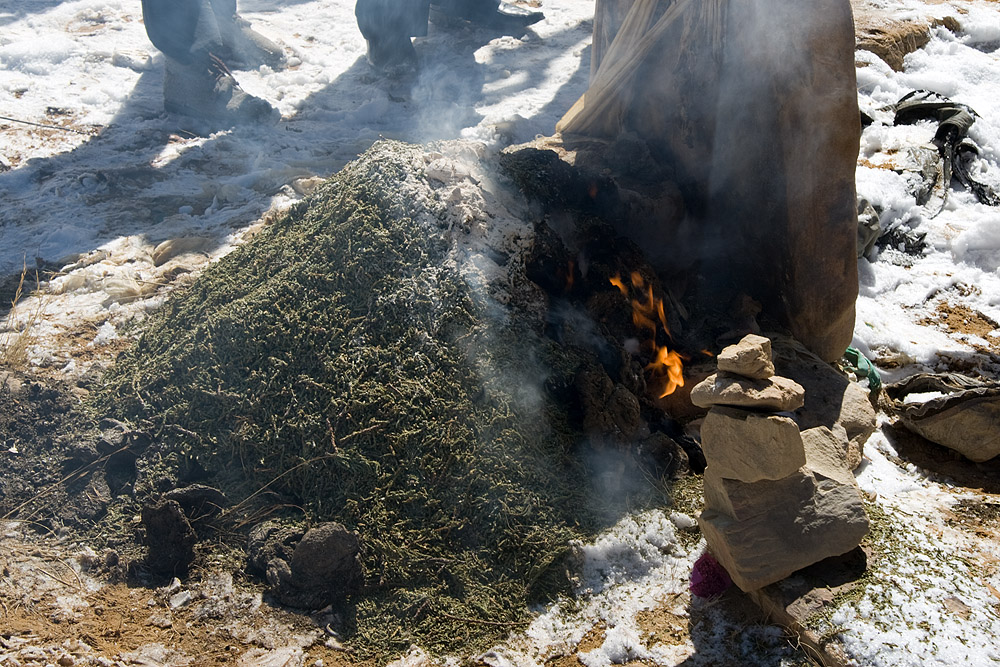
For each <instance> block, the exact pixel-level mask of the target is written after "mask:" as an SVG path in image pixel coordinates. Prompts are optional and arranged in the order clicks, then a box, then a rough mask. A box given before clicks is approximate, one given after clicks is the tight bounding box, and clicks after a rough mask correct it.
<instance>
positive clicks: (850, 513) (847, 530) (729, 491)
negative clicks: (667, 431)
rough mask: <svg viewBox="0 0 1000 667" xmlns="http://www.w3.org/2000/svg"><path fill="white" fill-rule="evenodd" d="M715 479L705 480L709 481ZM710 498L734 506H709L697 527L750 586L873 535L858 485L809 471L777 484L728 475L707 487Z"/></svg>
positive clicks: (758, 585)
mask: <svg viewBox="0 0 1000 667" xmlns="http://www.w3.org/2000/svg"><path fill="white" fill-rule="evenodd" d="M715 481H716V480H709V479H707V478H706V486H707V485H708V484H710V483H711V484H714V483H715ZM705 497H706V501H708V502H711V503H717V502H719V500H725V501H726V502H727V503H728V508H731V512H726V511H721V510H719V509H713V507H711V506H707V507H706V509H705V511H704V512H702V514H701V516H699V517H698V525H699V526H700V527H701V532H702V535H704V536H705V540H706V541H707V542H708V545H709V548H710V550H711V552H712V555H713V556H715V558H716V559H717V560H718V561H719V563H721V564H722V566H723V567H725V568H726V571H727V572H728V573H729V576H730V577H732V580H733V583H735V584H736V585H737V586H739V588H740V589H741V590H744V591H753V590H757V589H759V588H763V587H764V586H767V585H769V584H773V583H776V582H778V581H781V580H782V579H784V578H785V577H788V576H789V575H791V574H792V573H794V572H796V571H798V570H801V569H802V568H804V567H807V566H809V565H812V564H813V563H817V562H819V561H821V560H823V559H825V558H829V557H831V556H839V555H841V554H844V553H847V552H848V551H851V550H852V549H854V548H855V547H857V546H858V545H859V544H861V539H862V538H863V537H864V536H865V535H866V534H867V533H868V516H867V515H866V514H865V509H864V505H863V503H862V501H861V495H860V492H859V491H858V488H857V485H856V484H844V483H841V482H839V481H837V480H835V479H827V478H825V477H823V476H822V475H819V476H817V475H814V474H813V473H812V472H811V471H810V470H809V469H808V468H802V469H801V471H799V472H797V473H796V474H794V475H791V476H789V477H787V478H785V479H782V480H777V481H762V482H755V483H753V484H745V483H743V482H737V481H734V480H728V479H722V480H721V486H720V487H719V488H716V489H714V490H713V491H712V492H711V493H710V492H709V490H708V489H706V493H705ZM728 508H725V509H728Z"/></svg>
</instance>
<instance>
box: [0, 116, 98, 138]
mask: <svg viewBox="0 0 1000 667" xmlns="http://www.w3.org/2000/svg"><path fill="white" fill-rule="evenodd" d="M0 120H6V121H10V122H11V123H21V124H22V125H33V126H35V127H41V128H45V129H46V130H62V131H63V132H72V133H73V134H82V135H84V136H86V137H89V136H90V132H83V131H81V130H74V129H73V128H71V127H62V126H61V125H46V124H44V123H35V122H32V121H30V120H21V119H19V118H11V117H9V116H0Z"/></svg>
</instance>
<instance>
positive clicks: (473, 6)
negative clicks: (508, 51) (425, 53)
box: [434, 0, 545, 35]
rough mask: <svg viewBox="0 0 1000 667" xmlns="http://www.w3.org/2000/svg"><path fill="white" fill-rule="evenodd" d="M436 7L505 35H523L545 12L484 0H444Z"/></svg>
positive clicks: (445, 13) (447, 14)
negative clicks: (485, 0)
mask: <svg viewBox="0 0 1000 667" xmlns="http://www.w3.org/2000/svg"><path fill="white" fill-rule="evenodd" d="M435 5H436V6H435V7H434V9H436V10H437V11H438V12H440V13H441V14H444V15H446V16H449V17H453V18H457V19H464V20H466V21H469V22H470V23H475V24H476V25H478V26H481V27H483V28H488V29H490V30H495V31H497V32H499V33H500V34H503V35H521V34H523V33H524V30H525V29H526V28H527V27H528V26H529V25H532V24H533V23H538V22H539V21H541V20H542V19H543V18H545V14H543V13H542V12H536V11H532V10H530V9H524V8H523V7H519V6H517V5H512V4H510V3H508V2H501V3H500V4H499V5H498V6H494V5H493V3H491V2H488V1H487V2H485V3H484V2H483V1H482V0H442V1H441V2H438V3H435Z"/></svg>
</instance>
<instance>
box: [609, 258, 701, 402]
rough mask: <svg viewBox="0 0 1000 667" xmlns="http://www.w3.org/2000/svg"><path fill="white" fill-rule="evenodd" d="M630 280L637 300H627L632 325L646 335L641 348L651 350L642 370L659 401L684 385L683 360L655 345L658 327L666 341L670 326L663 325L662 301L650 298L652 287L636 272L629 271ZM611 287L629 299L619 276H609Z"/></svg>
mask: <svg viewBox="0 0 1000 667" xmlns="http://www.w3.org/2000/svg"><path fill="white" fill-rule="evenodd" d="M630 279H631V283H632V288H633V289H634V291H635V292H637V293H638V295H639V297H640V298H635V297H633V298H632V299H631V301H632V323H633V324H634V325H635V327H636V328H637V329H639V331H642V332H645V333H646V334H647V338H646V340H644V341H643V345H645V346H648V347H650V348H652V351H653V361H652V362H650V363H649V364H647V365H646V367H645V370H646V374H647V376H648V381H649V383H650V384H651V385H652V386H653V388H654V392H655V393H656V394H657V398H663V397H664V396H669V395H670V394H672V393H674V392H675V391H676V390H677V388H678V387H683V386H684V374H683V371H684V364H683V361H682V359H683V357H682V356H681V355H680V354H679V353H677V352H675V351H673V350H671V349H670V348H668V347H666V346H663V345H659V344H657V342H656V334H657V332H658V331H659V328H660V327H662V329H663V332H664V333H665V334H666V335H667V338H669V337H670V327H669V326H668V325H667V314H666V311H665V310H664V307H663V299H658V298H656V296H654V294H653V286H652V285H647V284H646V281H645V280H644V279H643V277H642V275H641V274H640V273H639V272H638V271H633V272H632V275H631V276H630ZM611 284H612V285H614V286H615V287H617V288H618V289H619V290H620V291H621V293H622V294H623V295H624V296H625V297H628V296H629V290H628V288H627V287H626V286H625V283H624V282H623V281H622V279H621V276H617V275H616V276H613V277H612V278H611ZM642 297H644V298H642Z"/></svg>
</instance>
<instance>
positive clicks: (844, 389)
mask: <svg viewBox="0 0 1000 667" xmlns="http://www.w3.org/2000/svg"><path fill="white" fill-rule="evenodd" d="M771 348H772V350H773V353H774V365H775V369H776V372H777V373H779V374H780V375H783V376H786V377H789V378H793V379H794V380H795V381H796V382H797V383H798V384H799V385H801V386H802V387H803V388H804V389H805V394H806V398H805V403H804V405H802V406H801V407H800V408H798V409H796V410H795V419H796V421H797V422H798V423H799V428H801V429H802V430H803V431H807V430H809V429H811V428H814V427H816V426H826V427H827V428H829V429H830V430H831V431H833V432H834V433H840V431H839V429H838V428H837V427H838V426H839V427H841V428H842V429H843V430H844V433H845V434H846V437H847V440H848V442H847V444H846V445H845V452H847V460H848V461H850V462H852V463H853V465H852V469H854V468H857V466H858V465H860V463H861V459H862V456H863V454H864V445H865V442H866V441H867V440H868V438H869V437H871V435H872V433H874V432H875V428H876V424H875V408H874V407H872V403H871V400H869V397H868V391H867V390H866V389H865V388H863V387H862V386H861V385H859V384H858V383H856V382H853V381H852V380H850V379H848V378H847V377H846V376H845V375H844V374H843V373H840V372H839V371H837V369H835V368H834V367H833V366H831V365H830V364H828V363H826V362H825V361H823V360H822V359H820V358H819V357H817V356H816V355H815V354H813V353H812V352H810V351H809V350H807V349H806V348H805V346H803V345H802V344H801V343H799V342H798V341H796V340H794V339H792V338H789V337H787V336H779V335H772V336H771Z"/></svg>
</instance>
